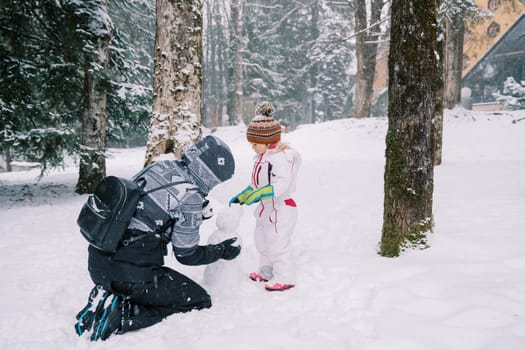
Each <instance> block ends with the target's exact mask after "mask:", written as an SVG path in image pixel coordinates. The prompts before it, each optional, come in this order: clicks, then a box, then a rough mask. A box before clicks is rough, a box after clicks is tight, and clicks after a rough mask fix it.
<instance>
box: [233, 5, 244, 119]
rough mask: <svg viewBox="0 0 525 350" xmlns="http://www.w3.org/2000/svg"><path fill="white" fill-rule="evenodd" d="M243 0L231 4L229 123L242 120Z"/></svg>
mask: <svg viewBox="0 0 525 350" xmlns="http://www.w3.org/2000/svg"><path fill="white" fill-rule="evenodd" d="M243 7H244V0H233V1H232V5H231V14H232V15H231V16H232V23H233V26H234V29H235V35H234V45H235V63H234V68H233V105H232V107H233V108H232V112H231V113H232V114H231V115H230V118H231V119H230V124H232V125H236V124H239V123H240V122H241V121H242V120H243V118H242V117H243V105H244V99H243V84H242V80H243V57H242V47H243V45H242V43H243V40H244V39H243V38H244V34H243V33H244V22H243Z"/></svg>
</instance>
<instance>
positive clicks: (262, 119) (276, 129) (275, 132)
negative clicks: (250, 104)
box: [246, 101, 281, 145]
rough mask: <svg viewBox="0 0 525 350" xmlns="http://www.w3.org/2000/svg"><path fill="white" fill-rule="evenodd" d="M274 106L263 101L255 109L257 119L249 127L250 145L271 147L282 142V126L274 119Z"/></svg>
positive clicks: (247, 134)
mask: <svg viewBox="0 0 525 350" xmlns="http://www.w3.org/2000/svg"><path fill="white" fill-rule="evenodd" d="M273 111H274V109H273V105H272V104H271V103H270V102H268V101H262V102H260V103H259V104H257V106H256V107H255V118H253V120H252V121H251V123H250V124H249V125H248V130H247V131H246V138H247V139H248V142H250V143H258V144H264V145H271V144H272V143H276V142H279V141H281V124H279V122H278V121H277V120H275V119H273V117H272V114H273Z"/></svg>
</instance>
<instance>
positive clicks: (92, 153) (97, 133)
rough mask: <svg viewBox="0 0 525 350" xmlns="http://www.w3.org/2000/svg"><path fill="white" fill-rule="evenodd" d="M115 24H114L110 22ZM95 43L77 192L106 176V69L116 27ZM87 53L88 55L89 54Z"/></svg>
mask: <svg viewBox="0 0 525 350" xmlns="http://www.w3.org/2000/svg"><path fill="white" fill-rule="evenodd" d="M107 25H109V26H111V23H107ZM104 29H105V30H103V31H101V33H102V34H99V36H98V37H97V38H96V41H95V42H94V43H93V45H94V48H95V50H96V51H95V52H96V54H97V56H96V58H95V62H92V61H91V59H89V58H86V67H85V69H84V91H83V109H82V134H81V137H80V145H81V150H80V169H79V177H78V182H77V186H76V192H77V193H80V194H83V193H93V192H94V191H95V187H96V186H97V184H98V183H99V182H100V180H102V178H103V177H105V176H106V158H105V151H106V125H107V121H106V103H107V86H108V83H107V79H106V72H107V68H108V65H109V60H110V47H109V44H110V42H111V38H112V28H111V27H109V28H104ZM86 56H87V55H86Z"/></svg>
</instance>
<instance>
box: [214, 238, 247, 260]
mask: <svg viewBox="0 0 525 350" xmlns="http://www.w3.org/2000/svg"><path fill="white" fill-rule="evenodd" d="M236 241H237V238H235V237H234V238H230V239H227V240H225V241H222V242H221V243H219V244H216V245H215V247H216V249H217V252H218V254H219V258H221V259H226V260H232V259H235V258H236V257H237V255H239V253H240V252H241V246H240V245H233V244H234V243H235V242H236Z"/></svg>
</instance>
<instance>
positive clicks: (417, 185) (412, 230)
mask: <svg viewBox="0 0 525 350" xmlns="http://www.w3.org/2000/svg"><path fill="white" fill-rule="evenodd" d="M391 10H392V16H391V38H390V56H389V78H390V79H389V104H388V131H387V136H386V166H385V199H384V214H383V215H384V216H383V228H382V239H381V246H380V253H381V255H383V256H398V255H399V253H400V251H401V249H403V248H404V247H407V246H409V245H411V244H413V245H415V246H419V247H421V246H423V247H425V246H427V242H426V233H427V232H429V231H431V230H432V227H433V222H434V221H433V215H432V196H433V190H434V187H433V184H434V164H433V147H432V142H433V141H432V132H433V125H432V119H433V118H434V115H435V113H436V106H437V101H438V97H437V94H438V91H439V90H440V86H441V81H442V78H441V74H440V73H441V69H440V68H439V62H438V57H437V55H436V52H438V41H437V14H438V1H437V0H432V1H428V0H393V2H392V9H391Z"/></svg>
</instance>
